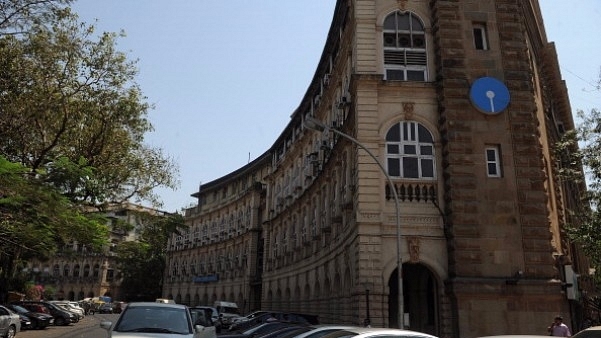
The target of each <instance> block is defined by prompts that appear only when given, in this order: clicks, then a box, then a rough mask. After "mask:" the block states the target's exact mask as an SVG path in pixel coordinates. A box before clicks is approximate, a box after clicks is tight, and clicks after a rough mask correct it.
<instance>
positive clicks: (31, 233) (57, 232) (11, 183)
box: [0, 156, 108, 296]
mask: <svg viewBox="0 0 601 338" xmlns="http://www.w3.org/2000/svg"><path fill="white" fill-rule="evenodd" d="M107 239H108V228H107V227H106V220H105V219H104V218H102V217H99V216H98V215H95V214H90V213H87V212H85V210H82V209H80V208H77V207H76V206H75V205H74V204H73V203H72V202H71V201H70V200H69V199H68V198H66V197H65V196H64V195H62V194H61V193H60V191H59V190H58V189H56V188H55V187H53V186H50V185H48V184H45V183H44V182H42V181H40V180H39V178H38V177H37V176H33V177H32V175H31V170H30V169H29V168H26V167H24V166H22V165H21V164H18V163H11V162H9V161H7V160H6V159H5V158H3V157H1V156H0V290H2V291H3V292H4V293H5V292H7V291H8V290H13V289H17V290H24V287H25V284H24V283H25V280H24V279H22V278H19V277H20V276H19V272H20V270H21V269H22V267H23V265H22V264H20V263H21V262H22V261H26V260H28V259H30V258H32V257H36V258H38V259H45V258H48V257H50V256H51V255H53V254H54V253H55V252H56V251H57V250H58V249H59V248H61V247H62V246H63V245H65V244H66V243H69V242H71V241H77V242H78V243H81V244H82V245H86V246H87V247H89V248H91V249H92V250H101V248H102V247H104V246H105V244H106V243H107ZM0 296H2V295H0Z"/></svg>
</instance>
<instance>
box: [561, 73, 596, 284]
mask: <svg viewBox="0 0 601 338" xmlns="http://www.w3.org/2000/svg"><path fill="white" fill-rule="evenodd" d="M596 89H597V91H600V90H601V75H600V80H599V82H598V84H597V87H596ZM577 117H578V119H577V120H578V121H579V123H578V126H577V128H576V129H575V130H570V131H568V132H566V133H565V135H564V136H563V138H562V140H561V142H559V143H558V144H557V146H556V154H557V158H559V159H560V161H561V164H560V168H561V171H560V174H561V176H562V177H563V178H565V179H566V181H572V182H577V183H580V184H581V186H583V187H586V189H582V194H581V196H579V197H580V198H581V199H583V200H584V203H582V205H583V208H582V209H579V210H571V217H572V219H574V220H575V222H572V223H573V224H570V226H569V227H568V229H567V231H568V235H569V236H570V238H571V239H572V240H573V241H574V242H575V243H577V244H578V245H579V246H580V247H581V248H582V249H583V250H584V252H585V253H586V254H587V256H588V257H589V258H590V259H591V262H592V264H593V266H595V267H596V268H597V269H596V271H600V272H601V250H599V249H600V248H601V210H600V209H599V207H601V111H599V110H598V109H592V110H591V111H590V112H589V113H588V114H587V113H585V112H584V111H582V110H579V111H577ZM583 168H584V170H583ZM574 197H576V196H574Z"/></svg>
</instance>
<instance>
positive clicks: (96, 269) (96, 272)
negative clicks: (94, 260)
mask: <svg viewBox="0 0 601 338" xmlns="http://www.w3.org/2000/svg"><path fill="white" fill-rule="evenodd" d="M92 273H93V277H94V278H96V277H98V276H100V265H98V264H96V265H94V271H93V272H92Z"/></svg>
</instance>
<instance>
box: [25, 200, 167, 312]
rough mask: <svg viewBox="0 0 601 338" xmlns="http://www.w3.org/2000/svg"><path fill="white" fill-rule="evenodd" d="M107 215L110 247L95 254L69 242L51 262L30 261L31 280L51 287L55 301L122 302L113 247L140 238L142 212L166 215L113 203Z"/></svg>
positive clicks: (106, 212)
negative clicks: (96, 299)
mask: <svg viewBox="0 0 601 338" xmlns="http://www.w3.org/2000/svg"><path fill="white" fill-rule="evenodd" d="M104 212H105V217H106V218H107V219H108V222H109V224H108V226H109V229H110V232H109V245H108V247H106V248H104V250H103V251H102V252H96V251H92V250H90V249H89V248H86V247H85V246H83V245H81V244H80V243H77V242H71V243H67V245H65V246H64V247H63V248H61V249H60V250H59V252H58V253H57V254H56V256H55V257H52V258H51V259H49V260H48V261H44V262H40V261H35V260H34V261H30V262H28V263H27V267H26V268H25V272H26V273H27V274H28V275H29V278H30V280H31V281H33V282H34V283H36V284H39V285H42V286H44V287H49V286H50V287H52V288H53V289H54V291H55V294H54V296H53V298H55V299H61V300H62V299H66V300H74V301H79V300H83V299H85V298H94V297H100V296H102V297H111V298H112V299H115V300H116V299H120V298H119V297H120V285H121V280H122V277H121V273H120V271H119V269H118V268H117V267H116V263H115V252H114V248H115V247H116V246H117V244H119V243H120V242H123V241H135V240H136V239H137V235H136V229H138V228H139V226H140V222H139V218H138V217H137V215H138V214H139V213H150V214H153V215H162V214H165V213H164V212H162V211H158V210H156V209H152V208H147V207H144V206H140V205H136V204H130V203H123V204H113V205H111V206H109V207H107V208H106V210H105V211H104ZM117 222H126V223H128V224H131V225H133V227H134V228H133V230H131V231H128V232H126V231H123V230H120V229H118V228H117V227H112V225H113V224H116V223H117Z"/></svg>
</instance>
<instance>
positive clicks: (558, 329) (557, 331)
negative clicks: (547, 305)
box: [547, 316, 572, 337]
mask: <svg viewBox="0 0 601 338" xmlns="http://www.w3.org/2000/svg"><path fill="white" fill-rule="evenodd" d="M547 331H549V335H550V336H555V337H571V336H572V333H571V332H570V329H569V328H568V326H567V325H566V324H564V323H563V318H562V317H561V316H557V317H555V320H554V321H553V323H551V325H549V327H548V328H547Z"/></svg>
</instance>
